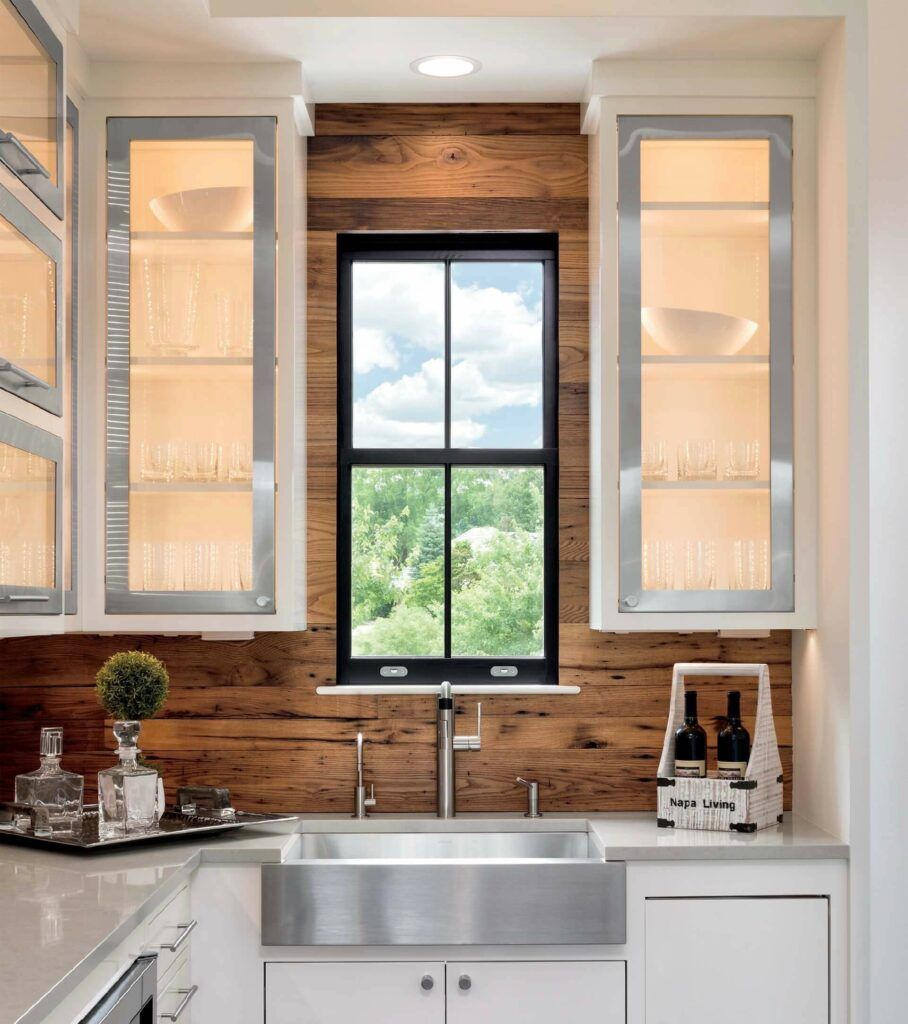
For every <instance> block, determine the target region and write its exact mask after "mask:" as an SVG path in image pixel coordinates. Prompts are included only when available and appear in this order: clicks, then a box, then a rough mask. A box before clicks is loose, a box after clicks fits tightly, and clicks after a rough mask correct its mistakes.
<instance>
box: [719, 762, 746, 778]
mask: <svg viewBox="0 0 908 1024" xmlns="http://www.w3.org/2000/svg"><path fill="white" fill-rule="evenodd" d="M718 767H719V778H720V779H743V778H744V773H745V772H746V771H747V762H746V761H720V762H719V765H718Z"/></svg>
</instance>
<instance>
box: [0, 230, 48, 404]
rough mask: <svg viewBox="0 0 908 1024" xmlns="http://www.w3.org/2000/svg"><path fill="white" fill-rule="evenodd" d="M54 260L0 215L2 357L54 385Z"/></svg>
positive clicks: (0, 348) (0, 327) (0, 343)
mask: <svg viewBox="0 0 908 1024" xmlns="http://www.w3.org/2000/svg"><path fill="white" fill-rule="evenodd" d="M55 275H56V268H55V266H54V262H53V260H51V259H50V258H49V257H48V256H47V255H46V254H45V253H43V252H42V251H41V250H40V249H39V248H38V246H36V245H34V244H33V243H32V242H30V241H29V240H28V239H27V238H26V237H25V236H24V235H23V234H21V233H20V232H19V231H18V230H17V229H16V228H15V227H14V226H13V225H12V224H11V223H10V222H9V221H7V220H5V219H4V218H3V217H0V357H2V358H4V359H9V360H10V361H11V362H13V363H15V364H16V365H17V366H20V367H22V368H23V369H24V370H27V371H28V372H29V373H31V374H33V375H34V376H36V377H39V378H40V379H41V380H43V381H46V382H47V383H48V384H49V385H51V386H52V387H53V386H54V385H55V384H56V382H57V364H56V343H57V341H56V315H57V314H56V305H57V295H56V276H55Z"/></svg>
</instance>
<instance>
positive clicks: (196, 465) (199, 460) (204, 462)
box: [179, 441, 221, 482]
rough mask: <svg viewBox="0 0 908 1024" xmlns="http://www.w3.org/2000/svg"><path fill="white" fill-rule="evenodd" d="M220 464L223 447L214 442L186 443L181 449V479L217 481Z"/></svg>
mask: <svg viewBox="0 0 908 1024" xmlns="http://www.w3.org/2000/svg"><path fill="white" fill-rule="evenodd" d="M220 462H221V446H220V445H219V444H216V443H215V442H214V441H200V442H199V443H198V444H193V443H192V442H190V441H184V442H183V444H182V446H181V448H180V468H179V476H180V479H181V480H199V481H203V480H204V481H208V482H211V481H213V480H217V478H218V470H219V467H220Z"/></svg>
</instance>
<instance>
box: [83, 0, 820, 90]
mask: <svg viewBox="0 0 908 1024" xmlns="http://www.w3.org/2000/svg"><path fill="white" fill-rule="evenodd" d="M832 26H833V20H832V19H826V18H692V17H678V18H625V17H621V18H617V17H616V18H248V17H247V18H211V17H210V16H209V14H208V9H207V3H206V0H154V2H153V3H149V2H148V0H82V5H81V17H80V31H79V37H80V40H81V42H82V45H83V46H84V48H85V50H86V52H87V54H88V56H89V57H90V58H91V59H93V60H102V61H120V60H127V61H132V60H152V61H202V62H206V61H223V60H238V61H267V60H298V61H301V62H302V64H303V67H304V71H305V75H306V79H307V81H308V83H309V88H310V90H311V96H312V99H313V100H315V102H318V103H326V102H347V103H352V102H370V101H371V102H376V101H384V102H408V101H409V102H420V101H422V102H438V101H449V102H456V101H473V102H489V101H495V100H498V101H530V100H537V101H548V102H553V101H577V100H579V99H580V98H581V96H582V92H583V87H584V84H585V82H586V79H587V75H588V74H589V69H590V63H591V62H592V61H593V60H595V59H597V58H601V57H612V58H666V59H685V58H725V59H729V58H744V59H757V58H766V57H771V58H783V59H784V58H790V59H797V58H809V57H812V56H814V55H815V54H816V53H817V52H818V51H819V50H820V49H821V48H822V46H823V43H824V42H825V40H826V38H827V37H828V34H829V32H830V31H831V29H832ZM433 53H458V54H464V55H466V56H469V57H474V58H476V59H478V60H479V61H481V62H482V65H483V67H482V71H481V72H480V73H479V74H476V75H472V76H470V77H468V78H461V79H449V80H447V81H440V80H433V79H429V78H425V77H423V76H421V75H416V74H414V73H413V72H412V71H411V70H410V67H409V65H410V62H411V61H412V60H414V59H415V58H417V57H423V56H426V55H428V54H433Z"/></svg>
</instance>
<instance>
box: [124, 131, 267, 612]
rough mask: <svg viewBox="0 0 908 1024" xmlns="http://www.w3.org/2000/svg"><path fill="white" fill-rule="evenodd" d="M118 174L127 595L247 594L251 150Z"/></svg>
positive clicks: (167, 144)
mask: <svg viewBox="0 0 908 1024" xmlns="http://www.w3.org/2000/svg"><path fill="white" fill-rule="evenodd" d="M130 170H131V189H130V227H131V240H130V419H129V431H130V447H129V480H130V498H129V523H130V539H129V588H130V589H131V590H135V591H209V592H212V591H238V590H251V589H252V584H253V581H252V546H253V517H252V480H253V358H252V357H253V242H252V229H253V189H252V184H253V143H252V141H250V140H221V139H217V140H215V139H211V140H209V139H201V140H199V139H193V140H163V141H162V140H134V141H133V142H132V143H131V152H130Z"/></svg>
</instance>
